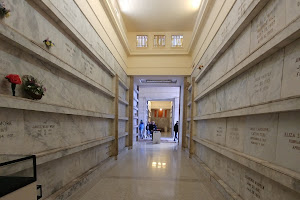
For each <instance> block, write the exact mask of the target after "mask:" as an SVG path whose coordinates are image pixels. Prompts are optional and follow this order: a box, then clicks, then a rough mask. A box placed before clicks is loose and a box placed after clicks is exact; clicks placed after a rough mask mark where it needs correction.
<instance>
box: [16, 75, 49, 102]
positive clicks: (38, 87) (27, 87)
mask: <svg viewBox="0 0 300 200" xmlns="http://www.w3.org/2000/svg"><path fill="white" fill-rule="evenodd" d="M22 79H23V88H24V91H25V92H26V93H27V94H28V95H29V96H30V97H31V98H32V99H36V100H37V99H41V98H42V97H43V95H44V93H45V92H46V88H45V87H44V86H43V85H42V84H41V83H40V82H39V81H38V80H37V79H36V78H34V77H33V76H30V75H25V76H23V77H22Z"/></svg>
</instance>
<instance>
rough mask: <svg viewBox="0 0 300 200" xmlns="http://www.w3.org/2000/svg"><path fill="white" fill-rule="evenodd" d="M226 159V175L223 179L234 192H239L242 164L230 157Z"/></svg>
mask: <svg viewBox="0 0 300 200" xmlns="http://www.w3.org/2000/svg"><path fill="white" fill-rule="evenodd" d="M226 160H227V166H226V172H225V173H226V177H225V179H224V180H225V182H226V183H227V184H228V185H229V187H231V188H232V189H233V190H234V191H235V192H236V193H238V194H240V193H241V191H240V190H241V178H242V176H243V174H242V172H243V171H242V166H241V165H240V164H238V163H237V162H235V161H233V160H231V159H228V158H227V159H226Z"/></svg>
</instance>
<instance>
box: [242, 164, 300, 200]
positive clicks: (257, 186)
mask: <svg viewBox="0 0 300 200" xmlns="http://www.w3.org/2000/svg"><path fill="white" fill-rule="evenodd" d="M241 177H242V178H241V193H240V195H241V197H242V198H243V199H249V200H250V199H251V200H264V199H272V200H282V199H288V200H297V199H299V198H300V194H299V193H297V192H295V191H292V190H290V189H288V188H286V187H284V186H282V185H281V184H278V183H277V182H275V181H273V180H271V179H268V178H266V177H265V176H263V175H260V174H258V173H256V172H254V171H252V170H249V169H248V168H242V173H241Z"/></svg>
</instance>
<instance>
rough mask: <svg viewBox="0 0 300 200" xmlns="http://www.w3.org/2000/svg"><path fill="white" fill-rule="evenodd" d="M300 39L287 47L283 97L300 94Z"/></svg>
mask: <svg viewBox="0 0 300 200" xmlns="http://www.w3.org/2000/svg"><path fill="white" fill-rule="evenodd" d="M299 54H300V39H298V40H296V41H295V42H293V43H291V44H290V45H288V46H287V47H286V48H285V58H284V67H283V79H282V89H281V97H282V98H286V97H292V96H298V95H300V87H299V84H300V56H299Z"/></svg>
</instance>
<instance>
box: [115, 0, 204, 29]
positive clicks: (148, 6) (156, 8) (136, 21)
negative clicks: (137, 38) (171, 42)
mask: <svg viewBox="0 0 300 200" xmlns="http://www.w3.org/2000/svg"><path fill="white" fill-rule="evenodd" d="M117 2H118V4H119V7H120V9H121V14H122V17H123V20H124V23H125V26H126V28H127V31H129V32H175V31H192V30H193V26H194V24H195V21H196V17H197V13H198V10H199V5H200V2H201V0H117Z"/></svg>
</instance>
